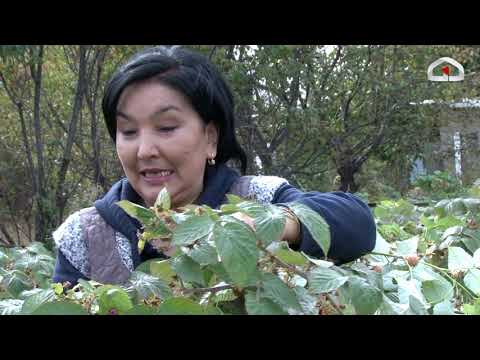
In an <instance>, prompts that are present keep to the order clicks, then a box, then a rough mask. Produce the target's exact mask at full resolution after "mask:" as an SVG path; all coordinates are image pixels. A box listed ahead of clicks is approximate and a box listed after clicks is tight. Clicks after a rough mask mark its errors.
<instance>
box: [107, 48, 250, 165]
mask: <svg viewBox="0 0 480 360" xmlns="http://www.w3.org/2000/svg"><path fill="white" fill-rule="evenodd" d="M150 78H155V79H157V80H158V81H160V82H161V83H163V84H165V85H167V86H170V87H171V88H173V89H175V90H177V91H179V92H181V93H182V94H183V95H184V96H186V98H187V99H188V100H189V101H190V103H191V105H192V106H193V108H194V109H195V111H196V112H197V113H198V114H199V115H200V117H201V118H202V120H203V122H204V123H205V125H206V124H208V123H209V122H210V121H213V122H214V124H215V125H216V126H217V129H218V132H219V136H218V144H217V156H216V157H215V161H216V163H217V164H222V163H226V162H227V161H228V160H230V159H236V160H238V161H240V165H241V171H242V174H245V171H246V167H247V157H246V155H245V151H244V150H243V149H242V147H241V146H240V144H239V143H238V141H237V138H236V136H235V116H234V101H233V95H232V92H231V90H230V88H229V87H228V85H227V84H226V82H225V80H224V79H223V77H222V75H221V74H220V73H219V72H218V70H217V69H216V68H215V66H214V65H213V64H212V63H211V62H210V60H208V59H207V58H206V57H205V56H203V55H201V54H198V53H195V52H192V51H189V50H187V49H183V48H180V47H178V46H173V47H165V46H158V47H151V48H147V49H144V50H142V51H140V52H138V53H136V54H135V55H134V56H132V57H131V58H130V59H129V60H128V61H127V63H126V64H125V65H123V66H121V67H120V68H119V69H118V70H117V71H116V72H115V73H114V74H113V76H112V78H111V79H110V81H109V82H108V84H107V86H106V88H105V93H104V96H103V101H102V110H103V115H104V117H105V122H106V124H107V128H108V132H109V133H110V137H111V138H112V139H113V141H115V140H116V132H117V123H116V114H117V104H118V100H119V98H120V95H121V93H122V92H123V90H124V89H125V88H126V87H127V86H128V85H130V84H132V83H134V82H138V81H141V80H146V79H150Z"/></svg>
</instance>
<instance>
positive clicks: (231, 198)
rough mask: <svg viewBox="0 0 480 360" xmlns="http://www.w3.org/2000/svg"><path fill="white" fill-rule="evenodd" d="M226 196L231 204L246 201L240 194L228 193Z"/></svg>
mask: <svg viewBox="0 0 480 360" xmlns="http://www.w3.org/2000/svg"><path fill="white" fill-rule="evenodd" d="M226 196H227V200H228V203H229V204H238V203H241V202H242V201H245V200H244V199H242V198H241V197H240V196H237V195H234V194H227V195H226Z"/></svg>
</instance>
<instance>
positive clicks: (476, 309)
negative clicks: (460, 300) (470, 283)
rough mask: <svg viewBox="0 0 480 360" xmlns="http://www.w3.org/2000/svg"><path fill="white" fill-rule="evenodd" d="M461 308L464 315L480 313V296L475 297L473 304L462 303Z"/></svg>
mask: <svg viewBox="0 0 480 360" xmlns="http://www.w3.org/2000/svg"><path fill="white" fill-rule="evenodd" d="M462 310H463V312H464V313H465V314H466V315H480V298H477V299H476V300H475V302H474V303H473V304H464V305H463V309H462Z"/></svg>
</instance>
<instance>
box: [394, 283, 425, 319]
mask: <svg viewBox="0 0 480 360" xmlns="http://www.w3.org/2000/svg"><path fill="white" fill-rule="evenodd" d="M397 282H398V297H399V300H400V303H401V304H409V306H410V308H411V310H413V311H414V312H415V313H417V312H423V310H422V308H426V307H427V300H426V299H425V297H424V295H423V294H422V291H421V282H420V281H418V280H415V279H413V280H404V279H400V278H399V279H397ZM412 298H413V299H414V300H412ZM420 305H421V306H420Z"/></svg>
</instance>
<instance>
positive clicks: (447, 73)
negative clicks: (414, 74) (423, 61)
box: [427, 57, 465, 81]
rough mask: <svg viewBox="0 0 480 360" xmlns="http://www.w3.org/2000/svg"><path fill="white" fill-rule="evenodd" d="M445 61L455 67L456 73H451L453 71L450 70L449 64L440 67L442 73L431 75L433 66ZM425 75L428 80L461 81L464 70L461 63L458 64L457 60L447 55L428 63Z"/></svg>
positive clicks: (435, 66) (463, 76)
mask: <svg viewBox="0 0 480 360" xmlns="http://www.w3.org/2000/svg"><path fill="white" fill-rule="evenodd" d="M445 63H447V64H449V65H451V66H453V67H454V68H455V69H457V70H458V71H457V74H456V75H453V72H454V71H452V70H451V68H450V66H448V65H446V66H443V67H442V68H441V70H442V73H443V74H442V75H433V71H434V70H435V68H437V67H438V66H439V65H442V64H445ZM427 77H428V80H430V81H462V80H463V79H464V78H465V70H464V69H463V66H462V64H460V63H459V62H458V61H456V60H454V59H452V58H449V57H442V58H440V59H437V60H435V61H434V62H432V63H431V64H430V66H429V67H428V71H427Z"/></svg>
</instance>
